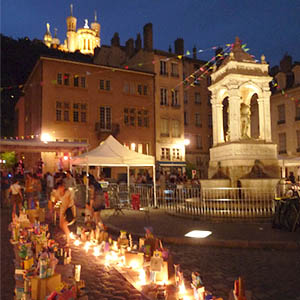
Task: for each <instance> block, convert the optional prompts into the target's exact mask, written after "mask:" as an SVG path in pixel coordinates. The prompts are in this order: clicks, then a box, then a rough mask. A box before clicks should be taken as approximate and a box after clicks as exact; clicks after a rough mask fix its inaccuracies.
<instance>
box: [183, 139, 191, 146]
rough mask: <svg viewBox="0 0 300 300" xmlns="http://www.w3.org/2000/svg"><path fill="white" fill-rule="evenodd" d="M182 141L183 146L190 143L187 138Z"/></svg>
mask: <svg viewBox="0 0 300 300" xmlns="http://www.w3.org/2000/svg"><path fill="white" fill-rule="evenodd" d="M183 143H184V145H185V146H188V145H189V144H190V143H191V141H190V140H189V139H184V142H183Z"/></svg>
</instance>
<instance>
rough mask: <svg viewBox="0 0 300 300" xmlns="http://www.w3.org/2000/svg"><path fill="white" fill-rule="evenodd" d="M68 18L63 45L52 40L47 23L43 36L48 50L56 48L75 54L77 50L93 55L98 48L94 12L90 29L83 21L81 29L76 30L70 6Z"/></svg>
mask: <svg viewBox="0 0 300 300" xmlns="http://www.w3.org/2000/svg"><path fill="white" fill-rule="evenodd" d="M70 10H71V11H70V16H69V17H67V20H66V22H67V39H66V40H65V42H64V44H59V43H58V42H57V41H59V40H58V39H57V38H56V33H55V38H54V39H53V38H52V35H51V33H50V25H49V23H47V31H46V33H45V35H44V44H45V45H46V46H48V47H49V48H50V47H52V48H57V49H59V50H61V51H66V52H75V51H77V50H79V51H80V52H81V53H83V54H90V55H93V54H94V49H95V48H96V47H100V45H101V44H100V41H101V39H100V29H101V26H100V23H98V22H97V13H96V11H95V17H94V22H92V23H91V28H90V27H89V25H88V20H87V19H85V24H84V26H83V28H79V29H78V30H77V29H76V26H77V18H76V17H74V16H73V5H72V4H71V6H70Z"/></svg>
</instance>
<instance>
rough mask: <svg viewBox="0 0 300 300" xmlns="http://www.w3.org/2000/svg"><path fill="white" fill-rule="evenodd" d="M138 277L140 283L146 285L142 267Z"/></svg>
mask: <svg viewBox="0 0 300 300" xmlns="http://www.w3.org/2000/svg"><path fill="white" fill-rule="evenodd" d="M139 279H140V285H146V272H145V270H144V269H140V274H139Z"/></svg>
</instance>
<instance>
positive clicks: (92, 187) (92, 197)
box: [88, 175, 105, 228]
mask: <svg viewBox="0 0 300 300" xmlns="http://www.w3.org/2000/svg"><path fill="white" fill-rule="evenodd" d="M88 205H89V209H90V211H91V215H92V218H93V220H94V222H95V224H96V225H98V226H99V227H100V228H101V227H102V226H103V222H102V220H101V216H100V214H101V210H103V209H104V208H105V198H104V193H103V190H102V187H101V185H100V184H99V183H98V182H97V181H96V179H95V178H94V177H93V176H92V175H90V176H89V203H88Z"/></svg>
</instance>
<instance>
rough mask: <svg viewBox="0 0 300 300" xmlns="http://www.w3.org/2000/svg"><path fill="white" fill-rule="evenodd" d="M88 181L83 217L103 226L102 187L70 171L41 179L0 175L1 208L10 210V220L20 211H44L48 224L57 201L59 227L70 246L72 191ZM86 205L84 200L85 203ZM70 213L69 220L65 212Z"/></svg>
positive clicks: (91, 178)
mask: <svg viewBox="0 0 300 300" xmlns="http://www.w3.org/2000/svg"><path fill="white" fill-rule="evenodd" d="M87 178H88V185H89V189H88V201H87V202H86V203H85V213H86V214H87V216H89V218H90V221H94V222H95V224H98V225H99V226H103V225H102V221H101V217H100V212H101V210H102V209H104V208H105V205H104V203H105V201H104V194H103V191H102V188H101V185H100V184H99V183H98V181H97V180H96V179H95V178H94V176H93V175H89V176H88V177H87V176H86V173H82V174H76V175H75V176H73V175H72V173H71V171H69V170H68V171H66V172H62V171H59V172H56V173H54V174H51V173H50V172H47V173H45V174H44V176H42V175H41V174H37V173H34V174H32V173H30V172H25V173H24V174H20V173H17V174H13V173H8V172H5V171H2V172H1V207H2V208H11V209H12V219H13V218H15V217H17V216H19V215H20V213H21V211H23V210H27V209H36V208H40V205H41V204H42V203H43V207H45V208H46V210H47V216H48V219H49V220H52V216H53V214H54V206H55V204H56V203H57V202H58V201H60V207H59V226H60V228H61V229H62V231H63V232H64V233H65V235H66V240H67V243H68V242H69V234H70V231H69V227H68V226H69V225H70V224H71V223H72V221H74V220H75V218H76V207H75V205H74V204H75V203H74V195H75V189H76V187H77V186H78V185H83V184H86V180H87ZM84 201H85V199H84ZM69 210H71V217H70V214H68V211H69Z"/></svg>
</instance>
